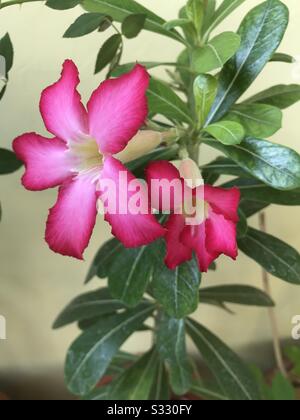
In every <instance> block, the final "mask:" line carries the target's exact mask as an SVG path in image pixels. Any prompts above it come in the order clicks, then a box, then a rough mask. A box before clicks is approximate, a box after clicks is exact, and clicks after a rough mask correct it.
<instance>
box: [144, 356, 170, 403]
mask: <svg viewBox="0 0 300 420" xmlns="http://www.w3.org/2000/svg"><path fill="white" fill-rule="evenodd" d="M169 399H170V389H169V378H168V374H167V370H166V368H165V365H164V363H163V362H161V361H159V362H158V366H157V372H156V375H155V378H154V382H153V385H152V390H151V392H150V396H149V400H150V401H168V400H169Z"/></svg>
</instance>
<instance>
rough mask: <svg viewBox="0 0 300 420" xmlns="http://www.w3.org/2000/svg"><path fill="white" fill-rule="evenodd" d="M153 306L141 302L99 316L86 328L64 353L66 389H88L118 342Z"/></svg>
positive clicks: (82, 391)
mask: <svg viewBox="0 0 300 420" xmlns="http://www.w3.org/2000/svg"><path fill="white" fill-rule="evenodd" d="M153 310H154V307H153V306H152V305H149V304H146V303H143V304H141V305H140V306H138V307H137V308H135V309H134V310H130V311H126V312H124V313H122V314H119V315H112V316H111V317H110V318H105V319H104V320H100V321H99V322H98V323H97V324H95V325H94V326H93V327H92V328H90V329H88V330H87V331H85V332H84V333H83V334H82V335H81V336H80V337H79V338H78V339H77V340H76V341H75V342H74V343H73V344H72V346H71V348H70V349H69V351H68V354H67V360H66V366H65V376H66V382H67V386H68V388H69V390H70V391H71V392H72V393H74V394H76V395H86V394H88V393H89V392H91V390H92V389H93V388H94V387H95V385H96V384H97V383H98V381H99V380H100V379H101V377H102V376H103V375H104V374H105V372H106V370H107V368H108V366H109V365H110V363H111V361H112V360H113V358H114V356H115V355H116V354H117V352H118V350H119V348H120V347H121V345H122V344H123V343H124V342H125V341H126V340H127V338H128V337H130V335H131V334H132V333H133V332H134V331H136V330H137V329H138V328H139V327H140V326H141V325H142V324H143V322H144V321H145V320H146V319H147V318H148V317H149V316H150V315H151V313H152V312H153Z"/></svg>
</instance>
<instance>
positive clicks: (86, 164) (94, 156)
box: [69, 138, 103, 172]
mask: <svg viewBox="0 0 300 420" xmlns="http://www.w3.org/2000/svg"><path fill="white" fill-rule="evenodd" d="M69 150H70V154H71V157H72V159H74V162H75V167H74V170H75V171H76V172H83V171H89V170H91V169H95V168H99V167H101V166H102V164H103V155H102V154H101V153H100V152H99V146H98V144H97V142H96V140H94V139H92V138H89V139H87V140H86V141H84V142H82V143H75V144H72V145H70V149H69Z"/></svg>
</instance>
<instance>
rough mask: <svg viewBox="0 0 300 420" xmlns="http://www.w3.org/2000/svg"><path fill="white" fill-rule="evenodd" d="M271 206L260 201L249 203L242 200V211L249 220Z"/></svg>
mask: <svg viewBox="0 0 300 420" xmlns="http://www.w3.org/2000/svg"><path fill="white" fill-rule="evenodd" d="M268 206H269V203H264V202H259V201H248V200H242V201H241V204H240V209H241V210H242V212H243V213H244V215H245V216H246V217H247V218H249V217H252V216H254V215H256V214H257V213H260V212H261V211H263V210H264V209H266V208H267V207H268Z"/></svg>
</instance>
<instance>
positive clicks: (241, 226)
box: [237, 208, 248, 238]
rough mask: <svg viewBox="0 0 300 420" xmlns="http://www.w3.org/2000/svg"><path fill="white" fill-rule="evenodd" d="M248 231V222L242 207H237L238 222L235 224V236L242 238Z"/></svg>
mask: <svg viewBox="0 0 300 420" xmlns="http://www.w3.org/2000/svg"><path fill="white" fill-rule="evenodd" d="M247 232H248V222H247V218H246V216H245V214H244V213H243V211H242V209H240V208H239V222H238V224H237V237H238V238H243V237H244V236H246V234H247Z"/></svg>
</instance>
